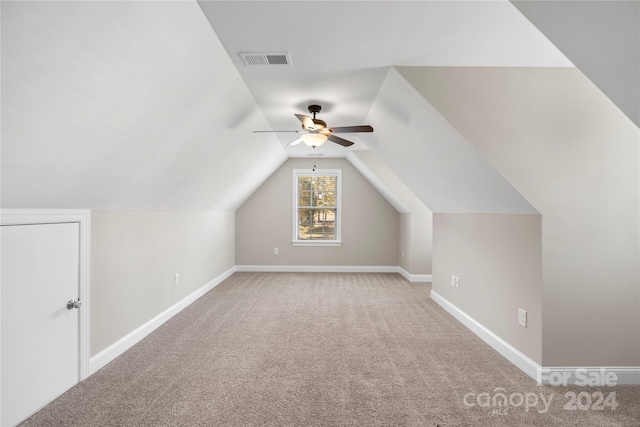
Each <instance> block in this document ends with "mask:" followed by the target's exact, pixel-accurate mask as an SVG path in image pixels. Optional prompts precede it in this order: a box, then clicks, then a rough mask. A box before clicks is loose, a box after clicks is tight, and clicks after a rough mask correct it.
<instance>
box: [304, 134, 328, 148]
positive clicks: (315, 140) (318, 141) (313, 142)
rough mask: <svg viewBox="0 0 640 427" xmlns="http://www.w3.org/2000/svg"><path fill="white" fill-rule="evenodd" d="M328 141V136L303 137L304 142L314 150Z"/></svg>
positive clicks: (309, 135) (308, 135)
mask: <svg viewBox="0 0 640 427" xmlns="http://www.w3.org/2000/svg"><path fill="white" fill-rule="evenodd" d="M326 140H327V135H323V134H321V133H307V134H304V135H302V142H304V143H305V144H307V145H308V146H309V147H313V148H316V147H319V146H321V145H322V144H324V142H325V141H326Z"/></svg>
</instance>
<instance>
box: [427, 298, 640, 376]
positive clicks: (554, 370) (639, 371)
mask: <svg viewBox="0 0 640 427" xmlns="http://www.w3.org/2000/svg"><path fill="white" fill-rule="evenodd" d="M431 299H432V300H433V301H434V302H435V303H436V304H438V305H439V306H440V307H442V308H444V309H445V310H446V311H447V312H448V313H449V314H451V315H452V316H453V317H455V318H456V319H457V320H458V321H460V323H462V324H463V325H465V326H466V327H467V328H469V329H470V330H471V332H473V333H474V334H476V335H477V336H478V337H480V338H481V339H482V340H483V341H484V342H486V343H487V344H489V345H490V346H491V347H492V348H493V349H494V350H496V351H497V352H498V353H500V354H501V355H502V356H504V357H505V358H506V359H507V360H508V361H509V362H511V363H513V364H514V365H515V366H516V367H518V368H520V370H522V371H523V372H524V373H525V374H527V375H529V376H530V377H531V378H533V379H534V380H536V381H537V382H538V384H545V385H546V384H550V385H564V384H558V382H559V378H564V379H566V380H567V381H566V385H574V384H579V385H585V384H584V383H585V381H591V380H595V381H597V380H599V379H601V380H602V381H605V380H610V381H612V382H615V384H616V385H640V366H596V367H594V366H589V367H585V366H564V367H542V366H540V365H539V364H537V363H536V362H534V361H533V360H531V359H530V358H529V357H527V356H526V355H524V354H523V353H521V352H520V351H519V350H517V349H516V348H515V347H513V346H512V345H511V344H509V343H507V342H506V341H504V340H503V339H502V338H500V337H498V336H497V335H496V334H494V333H493V332H491V331H490V330H489V329H487V328H485V327H484V326H483V325H482V324H480V323H479V322H478V321H476V320H475V319H473V318H472V317H471V316H469V315H468V314H467V313H465V312H463V311H462V310H460V309H459V308H458V307H456V306H455V305H453V304H451V303H450V302H449V301H448V300H446V299H445V298H443V297H442V296H440V295H439V294H438V293H437V292H435V291H433V290H432V291H431ZM611 373H613V374H614V375H615V376H611ZM563 375H564V376H563ZM585 378H588V379H585ZM550 380H551V381H550ZM554 381H555V384H554ZM581 383H582V384H581Z"/></svg>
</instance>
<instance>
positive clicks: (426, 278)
mask: <svg viewBox="0 0 640 427" xmlns="http://www.w3.org/2000/svg"><path fill="white" fill-rule="evenodd" d="M398 273H400V274H402V275H403V276H404V278H405V279H407V280H408V281H410V282H428V283H431V281H432V280H433V276H432V275H431V274H411V273H409V272H408V271H407V270H405V269H404V268H402V267H398Z"/></svg>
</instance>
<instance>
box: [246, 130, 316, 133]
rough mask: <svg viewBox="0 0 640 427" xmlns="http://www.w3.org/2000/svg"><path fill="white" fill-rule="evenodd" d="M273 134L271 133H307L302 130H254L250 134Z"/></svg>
mask: <svg viewBox="0 0 640 427" xmlns="http://www.w3.org/2000/svg"><path fill="white" fill-rule="evenodd" d="M267 132H269V133H273V132H287V133H307V132H305V131H304V130H254V131H252V133H267Z"/></svg>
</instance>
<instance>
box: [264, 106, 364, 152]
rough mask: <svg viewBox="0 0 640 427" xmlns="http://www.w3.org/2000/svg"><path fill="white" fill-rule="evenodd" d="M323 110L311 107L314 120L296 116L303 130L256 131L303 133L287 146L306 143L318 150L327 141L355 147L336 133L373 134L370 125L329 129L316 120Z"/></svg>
mask: <svg viewBox="0 0 640 427" xmlns="http://www.w3.org/2000/svg"><path fill="white" fill-rule="evenodd" d="M320 110H322V107H321V106H319V105H309V113H311V114H313V118H311V117H309V116H305V115H303V114H295V116H296V117H297V118H298V120H300V122H302V130H256V131H253V132H254V133H258V132H295V133H301V134H302V136H301V137H300V138H298V139H295V140H293V141H291V142H290V143H289V144H287V145H297V144H300V143H301V142H304V143H305V144H307V145H308V146H309V147H312V148H316V147H319V146H320V145H322V144H324V142H325V141H326V140H329V141H331V142H335V143H336V144H339V145H342V146H343V147H349V146H351V145H353V142H351V141H348V140H346V139H344V138H340V137H339V136H336V135H334V134H335V133H354V132H373V128H372V127H371V126H369V125H362V126H340V127H333V128H330V127H327V122H325V121H324V120H320V119H316V114H318V113H319V112H320Z"/></svg>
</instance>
